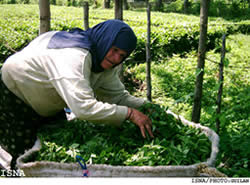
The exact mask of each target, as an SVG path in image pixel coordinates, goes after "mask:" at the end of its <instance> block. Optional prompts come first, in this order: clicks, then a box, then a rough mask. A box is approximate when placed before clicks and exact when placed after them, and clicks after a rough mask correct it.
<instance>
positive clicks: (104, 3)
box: [103, 0, 110, 8]
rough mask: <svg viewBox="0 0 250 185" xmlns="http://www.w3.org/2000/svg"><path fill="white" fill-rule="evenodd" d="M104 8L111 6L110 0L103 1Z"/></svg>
mask: <svg viewBox="0 0 250 185" xmlns="http://www.w3.org/2000/svg"><path fill="white" fill-rule="evenodd" d="M103 8H110V0H104V1H103Z"/></svg>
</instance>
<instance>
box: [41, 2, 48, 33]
mask: <svg viewBox="0 0 250 185" xmlns="http://www.w3.org/2000/svg"><path fill="white" fill-rule="evenodd" d="M39 9H40V29H39V34H42V33H45V32H47V31H49V30H50V3H49V0H39Z"/></svg>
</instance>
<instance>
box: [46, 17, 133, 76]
mask: <svg viewBox="0 0 250 185" xmlns="http://www.w3.org/2000/svg"><path fill="white" fill-rule="evenodd" d="M136 42H137V38H136V36H135V34H134V32H133V30H132V29H131V28H130V27H129V26H128V25H127V24H126V23H124V22H123V21H120V20H115V19H114V20H108V21H104V22H102V23H99V24H97V25H96V26H94V27H93V28H90V29H88V30H86V31H84V30H81V29H79V28H75V29H73V30H71V31H69V32H66V31H59V32H57V33H56V34H55V35H54V36H53V37H52V38H51V40H50V42H49V44H48V48H52V49H55V48H57V49H58V48H74V47H79V48H84V49H87V50H89V51H90V53H91V56H92V68H91V70H92V71H93V72H102V71H103V70H104V69H108V68H109V67H108V66H109V62H111V64H112V67H114V66H116V65H118V64H120V63H121V62H123V61H124V60H125V59H126V57H128V56H129V55H130V54H131V53H132V51H133V50H134V49H135V47H136ZM117 51H118V52H117ZM117 53H118V54H119V55H120V57H121V59H118V58H117V57H118V55H117ZM103 61H105V63H106V64H105V63H104V64H105V65H104V64H103V65H102V62H103ZM113 63H114V64H113Z"/></svg>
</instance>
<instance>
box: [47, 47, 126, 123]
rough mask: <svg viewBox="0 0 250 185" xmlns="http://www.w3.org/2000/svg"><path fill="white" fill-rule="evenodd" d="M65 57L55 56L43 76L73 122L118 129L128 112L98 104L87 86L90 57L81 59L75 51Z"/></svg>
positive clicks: (110, 105)
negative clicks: (66, 107) (50, 84)
mask: <svg viewBox="0 0 250 185" xmlns="http://www.w3.org/2000/svg"><path fill="white" fill-rule="evenodd" d="M64 52H66V51H65V50H64ZM74 52H76V53H74ZM69 53H70V54H69V55H65V54H64V55H58V56H57V57H58V59H57V61H56V62H54V63H53V64H51V62H50V63H49V62H48V63H47V65H50V66H49V67H46V69H47V73H48V76H49V78H50V81H51V83H52V84H53V86H54V87H55V89H56V91H57V92H58V93H59V95H60V96H61V97H62V99H63V100H64V101H65V103H66V104H67V106H68V107H69V108H70V109H71V110H72V112H73V113H74V114H75V115H76V118H78V119H82V120H88V121H93V122H100V123H104V124H110V125H114V126H119V125H120V124H121V123H122V122H123V121H124V120H125V119H126V116H127V111H128V108H127V107H126V106H119V105H115V104H109V103H103V102H101V101H98V100H97V99H96V98H95V96H94V92H93V89H92V88H91V86H90V74H91V56H90V54H88V55H86V56H84V55H83V56H81V54H79V52H77V51H75V50H70V51H69Z"/></svg>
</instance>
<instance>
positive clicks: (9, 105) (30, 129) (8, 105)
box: [0, 69, 66, 169]
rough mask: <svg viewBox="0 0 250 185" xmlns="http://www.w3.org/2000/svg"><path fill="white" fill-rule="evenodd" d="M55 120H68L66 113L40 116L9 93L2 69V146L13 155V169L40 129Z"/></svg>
mask: <svg viewBox="0 0 250 185" xmlns="http://www.w3.org/2000/svg"><path fill="white" fill-rule="evenodd" d="M55 119H66V116H65V113H64V112H61V113H60V114H58V115H57V116H55V117H51V118H43V117H41V116H40V115H38V114H37V113H36V112H35V111H34V110H33V109H32V108H31V107H30V106H28V105H27V104H25V103H24V102H23V101H22V100H21V99H20V98H18V97H17V96H16V95H15V94H13V93H12V92H11V91H9V89H8V88H7V87H6V86H5V84H4V83H3V81H2V76H1V69H0V145H1V147H2V148H3V149H4V150H6V151H7V152H8V153H10V154H11V155H12V161H11V168H12V169H14V168H15V165H16V159H17V158H18V157H19V156H20V155H21V154H23V153H24V152H25V150H26V149H30V148H31V147H32V146H33V145H34V143H35V140H36V139H37V138H36V135H37V130H38V128H39V127H40V126H41V125H42V124H46V123H49V122H50V121H52V120H53V121H55Z"/></svg>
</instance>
